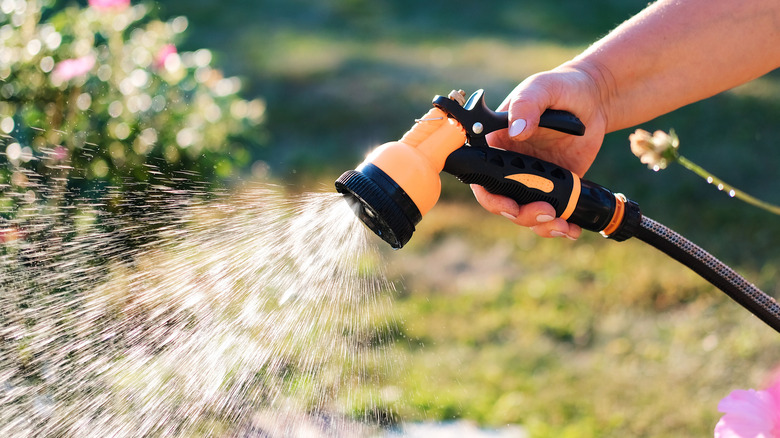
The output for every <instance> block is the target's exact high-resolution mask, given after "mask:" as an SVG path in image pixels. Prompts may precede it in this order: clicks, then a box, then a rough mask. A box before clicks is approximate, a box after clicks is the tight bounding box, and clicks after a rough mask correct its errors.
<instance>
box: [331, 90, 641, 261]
mask: <svg viewBox="0 0 780 438" xmlns="http://www.w3.org/2000/svg"><path fill="white" fill-rule="evenodd" d="M459 97H461V96H459V95H453V94H450V97H443V96H436V98H434V100H433V106H434V108H432V109H431V110H430V111H428V113H426V114H425V115H424V116H423V117H422V118H421V119H418V120H417V123H416V124H415V125H414V126H413V127H412V129H411V130H409V132H407V133H406V134H405V135H404V136H403V137H402V138H401V139H400V140H398V141H395V142H390V143H385V144H383V145H382V146H379V147H378V148H376V149H375V150H373V151H372V152H371V153H370V154H369V155H368V157H367V158H366V159H365V161H363V163H362V164H360V165H359V166H358V167H357V168H356V169H355V170H349V171H347V172H345V173H344V174H343V175H341V177H339V179H338V180H337V181H336V189H337V190H338V191H339V192H340V193H343V194H344V195H345V196H346V198H347V199H348V200H349V201H350V202H351V203H352V204H353V206H354V210H355V213H356V214H357V216H358V217H359V218H360V219H361V220H362V221H363V222H364V223H365V224H366V225H367V226H368V227H369V228H370V229H371V230H373V231H374V232H375V233H376V234H377V235H379V236H380V237H381V238H382V239H384V240H385V241H386V242H388V243H389V244H390V245H391V246H392V247H393V248H396V249H398V248H401V247H402V246H404V245H405V244H406V242H408V241H409V239H410V238H411V237H412V234H413V233H414V228H415V226H416V225H417V223H419V222H420V220H421V219H422V217H423V215H424V214H425V213H427V212H428V210H430V209H431V207H433V205H434V204H436V201H438V199H439V194H440V193H441V181H440V179H439V173H440V172H441V171H442V170H444V171H445V172H448V173H451V174H453V175H455V177H457V178H458V179H459V180H461V181H462V182H464V183H469V184H479V185H482V186H483V187H485V188H486V189H487V190H488V191H490V192H492V193H496V194H499V195H504V196H509V197H510V198H512V199H514V200H515V201H517V202H518V203H528V202H533V201H545V202H548V203H550V204H552V205H553V207H555V209H556V212H557V214H558V216H559V217H561V218H563V219H571V220H573V221H575V223H577V224H579V225H581V226H582V227H583V228H586V229H590V230H595V231H601V230H604V229H607V230H608V231H612V228H615V230H621V229H622V225H621V224H623V222H625V221H624V220H623V218H622V214H620V215H616V213H615V212H616V211H617V210H616V207H615V205H616V202H617V201H616V198H615V196H614V194H612V193H611V192H609V191H608V190H606V189H604V188H601V187H600V186H597V185H595V184H592V183H589V182H586V181H581V180H580V179H579V177H578V176H577V175H575V174H573V173H571V172H570V171H568V170H566V169H563V168H560V167H558V166H556V165H554V164H552V163H547V162H544V161H542V160H538V159H536V158H533V157H528V156H525V155H522V154H518V153H515V152H510V151H504V150H500V149H494V148H491V147H489V146H488V144H487V141H486V139H485V136H486V135H487V134H489V133H491V132H494V131H498V130H501V129H505V128H506V127H507V125H508V114H507V113H506V112H495V111H492V110H490V109H489V108H488V107H487V105H486V104H485V101H484V93H483V91H482V90H478V91H477V92H475V93H474V94H472V95H471V97H469V99H468V100H466V101H464V102H462V103H461V99H458V98H459ZM539 126H540V127H545V128H551V129H555V130H558V131H561V132H564V133H568V134H574V135H583V133H584V131H585V126H584V125H583V124H582V123H581V122H580V121H579V119H577V118H576V117H575V116H573V115H572V114H570V113H568V112H565V111H558V110H547V111H545V112H544V113H543V114H542V116H541V118H540V120H539ZM464 144H465V145H464ZM621 211H622V210H621ZM632 211H633V210H632ZM637 211H638V210H637ZM634 216H635V215H634ZM632 217H633V216H632ZM632 221H633V219H632ZM610 224H613V225H614V224H617V226H616V227H615V226H612V225H610ZM613 234H615V235H616V236H622V234H621V233H619V232H617V233H616V232H613ZM621 238H622V237H621Z"/></svg>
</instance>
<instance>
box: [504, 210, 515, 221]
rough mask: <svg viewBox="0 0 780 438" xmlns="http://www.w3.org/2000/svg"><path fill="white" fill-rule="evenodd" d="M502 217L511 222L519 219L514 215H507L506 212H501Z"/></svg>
mask: <svg viewBox="0 0 780 438" xmlns="http://www.w3.org/2000/svg"><path fill="white" fill-rule="evenodd" d="M501 216H504V217H505V218H507V219H509V220H510V221H513V220H515V219H517V216H513V215H511V214H509V213H507V212H505V211H502V212H501Z"/></svg>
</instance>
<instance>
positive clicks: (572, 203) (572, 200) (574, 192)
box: [561, 172, 582, 220]
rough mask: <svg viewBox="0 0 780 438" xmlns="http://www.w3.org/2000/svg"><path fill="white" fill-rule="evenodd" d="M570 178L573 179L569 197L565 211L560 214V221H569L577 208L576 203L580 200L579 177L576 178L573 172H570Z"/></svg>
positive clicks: (580, 187)
mask: <svg viewBox="0 0 780 438" xmlns="http://www.w3.org/2000/svg"><path fill="white" fill-rule="evenodd" d="M571 176H572V178H573V181H572V187H571V195H570V196H569V203H568V204H567V205H566V209H565V210H563V213H562V214H561V219H564V220H566V219H569V217H570V216H571V214H572V213H574V209H575V208H577V201H579V200H580V192H582V182H581V181H580V177H579V176H577V175H576V174H575V173H574V172H571Z"/></svg>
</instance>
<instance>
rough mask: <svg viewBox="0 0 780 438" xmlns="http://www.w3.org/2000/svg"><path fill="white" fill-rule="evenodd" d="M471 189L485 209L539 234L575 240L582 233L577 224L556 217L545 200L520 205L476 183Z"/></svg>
mask: <svg viewBox="0 0 780 438" xmlns="http://www.w3.org/2000/svg"><path fill="white" fill-rule="evenodd" d="M471 190H472V191H473V192H474V196H475V197H476V198H477V201H478V202H479V203H480V205H482V207H484V208H485V210H487V211H489V212H491V213H493V214H500V215H502V216H504V217H506V218H507V219H509V220H511V221H512V222H514V223H515V224H517V225H521V226H524V227H529V228H531V230H532V231H533V232H534V233H536V234H538V235H539V236H542V237H567V238H569V239H571V240H576V239H577V238H578V237H580V234H581V233H582V229H581V228H580V227H579V226H577V225H574V224H570V223H568V222H566V221H565V220H563V219H561V218H556V217H555V209H554V208H553V206H552V205H550V204H548V203H546V202H531V203H529V204H525V205H522V206H521V205H518V204H517V202H515V201H513V200H511V199H509V198H507V197H505V196H498V195H494V194H492V193H490V192H488V191H487V190H485V188H484V187H482V186H479V185H476V184H472V185H471Z"/></svg>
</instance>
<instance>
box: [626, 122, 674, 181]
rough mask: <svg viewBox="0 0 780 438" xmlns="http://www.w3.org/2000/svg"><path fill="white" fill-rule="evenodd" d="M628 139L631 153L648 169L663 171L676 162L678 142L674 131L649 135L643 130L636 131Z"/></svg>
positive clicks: (656, 132)
mask: <svg viewBox="0 0 780 438" xmlns="http://www.w3.org/2000/svg"><path fill="white" fill-rule="evenodd" d="M628 139H629V141H630V142H631V152H633V153H634V155H636V156H637V157H639V160H640V161H641V162H642V163H644V164H647V167H648V168H650V169H653V170H655V171H658V170H661V169H665V168H666V166H668V165H669V163H671V162H674V161H676V160H677V157H678V155H677V148H678V147H679V145H680V141H679V139H678V138H677V135H675V133H674V131H670V133H669V134H667V133H665V132H663V131H655V133H653V135H650V133H649V132H647V131H645V130H644V129H637V130H636V131H635V132H634V133H633V134H631V135H629V136H628Z"/></svg>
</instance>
